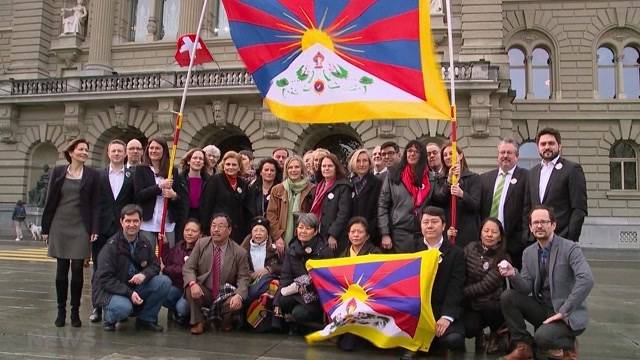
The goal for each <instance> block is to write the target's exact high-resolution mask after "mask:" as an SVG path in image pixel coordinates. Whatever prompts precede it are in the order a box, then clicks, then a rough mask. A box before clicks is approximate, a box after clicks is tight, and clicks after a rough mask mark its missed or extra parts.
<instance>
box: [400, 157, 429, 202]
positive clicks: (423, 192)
mask: <svg viewBox="0 0 640 360" xmlns="http://www.w3.org/2000/svg"><path fill="white" fill-rule="evenodd" d="M401 179H402V183H403V184H404V187H405V188H407V191H408V192H409V194H411V197H412V198H413V210H414V212H415V211H416V210H417V209H418V208H419V207H420V206H421V205H422V204H423V203H424V201H425V199H426V198H427V196H429V191H431V183H430V182H429V171H428V170H427V169H425V171H424V172H423V173H422V181H421V183H422V186H421V187H419V188H418V187H417V186H416V185H415V184H414V183H413V179H415V172H414V171H413V168H412V167H411V166H410V165H407V166H405V167H404V169H403V170H402V174H401Z"/></svg>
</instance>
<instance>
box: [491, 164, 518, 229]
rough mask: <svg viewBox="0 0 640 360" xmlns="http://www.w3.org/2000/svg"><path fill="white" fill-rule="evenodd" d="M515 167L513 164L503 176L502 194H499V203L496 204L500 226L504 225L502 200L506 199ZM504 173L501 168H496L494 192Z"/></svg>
mask: <svg viewBox="0 0 640 360" xmlns="http://www.w3.org/2000/svg"><path fill="white" fill-rule="evenodd" d="M515 169H516V167H515V166H513V167H512V168H511V170H509V171H507V173H506V176H505V177H504V186H503V187H502V194H501V195H500V205H498V220H500V222H501V223H502V226H506V225H505V223H504V202H505V200H506V199H507V191H509V185H510V184H511V178H512V177H513V172H514V171H515ZM503 174H505V173H504V171H502V169H498V175H497V176H496V182H495V184H494V185H493V193H494V194H495V192H496V189H497V188H498V182H500V177H501V176H502V175H503Z"/></svg>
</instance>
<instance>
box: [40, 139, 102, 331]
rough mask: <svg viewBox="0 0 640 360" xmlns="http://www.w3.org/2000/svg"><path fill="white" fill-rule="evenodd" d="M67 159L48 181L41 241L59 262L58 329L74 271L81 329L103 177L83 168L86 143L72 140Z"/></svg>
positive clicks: (74, 308) (75, 317) (75, 314)
mask: <svg viewBox="0 0 640 360" xmlns="http://www.w3.org/2000/svg"><path fill="white" fill-rule="evenodd" d="M64 157H65V158H66V159H67V162H69V165H62V166H56V167H55V168H54V169H53V172H52V173H51V177H50V180H49V187H48V193H47V200H46V202H45V205H44V211H43V213H42V238H43V239H44V240H45V241H47V244H48V245H49V251H48V253H49V256H51V257H54V258H56V260H57V266H56V297H57V302H58V316H57V317H56V320H55V325H56V326H57V327H62V326H64V324H65V318H66V315H67V293H68V291H69V267H71V301H70V303H71V326H73V327H80V326H82V322H81V321H80V315H79V309H80V298H81V297H82V286H83V284H84V281H83V279H84V278H83V267H84V259H88V258H89V254H90V248H91V242H93V241H95V240H96V239H97V238H98V235H97V234H98V230H99V224H98V217H99V215H100V214H99V213H100V212H99V206H98V193H99V191H100V185H99V184H100V183H99V177H100V175H99V173H98V171H96V170H94V169H92V168H90V167H86V166H85V165H84V163H85V161H86V160H87V158H88V157H89V143H88V142H87V141H86V140H84V139H75V140H72V141H71V142H70V143H69V145H68V146H67V148H66V149H65V152H64Z"/></svg>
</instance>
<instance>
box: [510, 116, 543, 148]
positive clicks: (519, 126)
mask: <svg viewBox="0 0 640 360" xmlns="http://www.w3.org/2000/svg"><path fill="white" fill-rule="evenodd" d="M513 127H514V129H513V136H512V137H513V139H514V140H515V141H517V142H518V144H523V143H525V142H528V141H535V140H536V135H537V134H538V130H539V129H540V124H539V121H538V120H533V119H530V120H526V121H522V122H518V121H516V120H514V121H513Z"/></svg>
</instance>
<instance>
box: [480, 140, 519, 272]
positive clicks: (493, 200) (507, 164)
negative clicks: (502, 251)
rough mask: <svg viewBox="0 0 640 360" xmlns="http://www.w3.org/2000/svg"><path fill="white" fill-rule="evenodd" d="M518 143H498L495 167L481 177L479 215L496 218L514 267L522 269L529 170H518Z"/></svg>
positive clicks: (508, 141)
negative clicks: (502, 228)
mask: <svg viewBox="0 0 640 360" xmlns="http://www.w3.org/2000/svg"><path fill="white" fill-rule="evenodd" d="M518 156H519V153H518V144H516V142H515V140H513V139H511V138H505V139H504V140H502V141H501V142H500V144H498V168H496V169H493V170H491V171H488V172H486V173H484V174H482V175H480V185H481V188H482V190H481V194H480V195H481V197H480V216H481V217H482V219H483V220H484V219H486V218H488V217H494V218H498V219H499V220H500V222H501V223H502V226H503V227H504V233H505V239H504V240H505V241H506V243H507V251H508V252H509V255H511V260H512V261H513V265H514V266H515V267H516V268H518V269H520V268H521V267H522V251H523V250H524V248H525V247H526V244H527V238H528V235H529V231H528V228H527V223H528V220H527V214H528V211H529V207H530V205H529V198H528V196H527V191H529V188H528V178H529V171H528V170H526V169H523V168H521V167H518V166H517V164H518Z"/></svg>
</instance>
